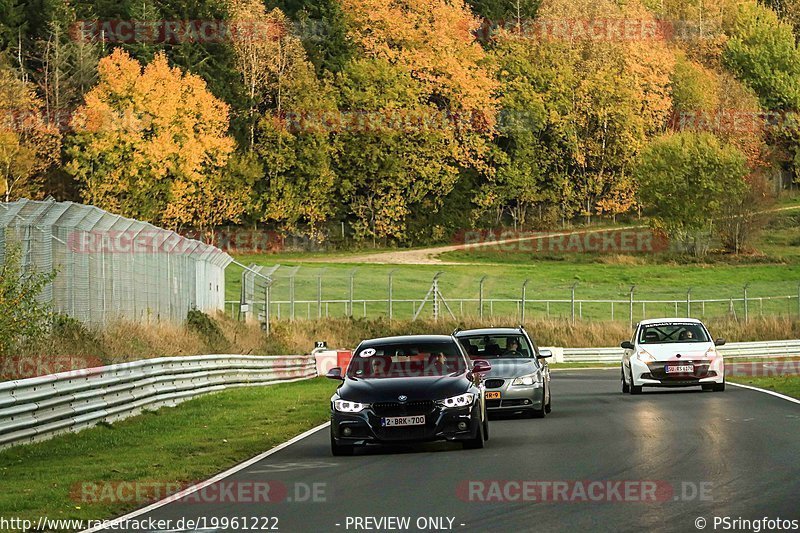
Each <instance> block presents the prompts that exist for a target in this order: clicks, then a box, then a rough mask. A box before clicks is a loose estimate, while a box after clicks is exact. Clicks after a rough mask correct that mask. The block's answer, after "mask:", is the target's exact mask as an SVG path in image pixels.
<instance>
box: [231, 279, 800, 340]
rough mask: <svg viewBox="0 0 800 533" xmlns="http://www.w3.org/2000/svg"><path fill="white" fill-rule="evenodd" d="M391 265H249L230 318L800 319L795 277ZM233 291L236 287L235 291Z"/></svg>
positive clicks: (631, 321) (799, 295)
mask: <svg viewBox="0 0 800 533" xmlns="http://www.w3.org/2000/svg"><path fill="white" fill-rule="evenodd" d="M421 274H422V273H421V272H420V271H419V270H414V269H407V268H400V267H398V268H394V269H391V270H388V271H385V272H384V271H379V270H376V269H370V270H369V271H366V270H365V271H361V270H359V269H358V268H355V269H350V270H347V269H338V268H334V267H322V268H313V267H305V266H303V267H301V266H292V267H287V266H282V265H272V266H269V267H267V266H263V265H262V266H259V265H250V267H248V268H247V269H243V270H242V273H241V286H240V290H239V292H240V295H239V300H231V299H228V300H226V302H225V310H226V313H228V315H229V316H231V317H233V318H239V319H246V320H247V319H252V320H258V321H260V322H261V323H262V324H265V325H266V327H269V322H270V320H296V319H306V320H314V319H320V318H328V317H352V318H385V319H388V320H393V319H401V320H408V319H412V320H415V319H418V318H433V319H435V320H436V319H440V318H442V319H457V320H460V319H466V318H472V319H479V320H489V319H501V320H513V321H515V322H524V321H525V320H529V319H535V318H540V319H557V320H566V321H569V322H571V323H575V322H577V321H581V320H611V321H620V322H628V323H629V324H630V325H631V326H633V324H635V323H636V322H638V321H639V320H644V319H646V318H656V317H664V316H670V317H692V318H700V319H705V318H728V319H734V320H740V321H744V322H748V321H749V320H751V319H752V318H755V317H781V316H782V317H798V316H800V284H797V283H795V282H793V281H791V280H785V281H782V282H780V283H770V282H766V281H762V282H758V283H755V282H754V283H745V284H743V285H740V286H735V285H729V286H721V285H715V286H709V287H702V288H696V289H693V288H692V287H686V288H681V287H665V286H654V287H648V286H646V285H644V284H641V285H625V286H623V284H615V283H612V284H609V285H606V286H605V287H603V286H600V285H598V284H591V285H589V286H583V285H581V284H580V283H579V282H574V283H572V284H571V285H558V284H554V283H552V282H551V281H549V280H537V279H525V280H510V279H503V278H502V277H495V276H492V275H489V274H487V275H484V276H481V277H475V278H472V277H469V276H465V275H460V274H458V273H455V272H445V271H440V272H436V273H435V274H433V275H432V277H428V276H427V275H425V274H422V275H421ZM229 294H230V293H229Z"/></svg>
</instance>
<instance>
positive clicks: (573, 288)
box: [570, 281, 578, 326]
mask: <svg viewBox="0 0 800 533" xmlns="http://www.w3.org/2000/svg"><path fill="white" fill-rule="evenodd" d="M577 286H578V282H577V281H576V282H575V283H573V284H572V287H570V293H571V294H572V296H571V301H572V325H573V326H574V325H575V287H577Z"/></svg>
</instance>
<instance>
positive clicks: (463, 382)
mask: <svg viewBox="0 0 800 533" xmlns="http://www.w3.org/2000/svg"><path fill="white" fill-rule="evenodd" d="M470 385H471V382H470V381H469V380H468V379H467V378H466V374H456V375H449V376H436V377H416V378H408V377H402V378H377V379H362V378H350V377H348V378H347V379H346V380H345V382H344V383H343V384H342V386H341V387H339V390H338V391H337V393H338V394H339V397H340V398H342V399H344V400H349V401H351V402H360V403H375V402H396V401H398V398H399V397H400V396H405V397H406V398H407V401H409V402H413V401H418V400H443V399H444V398H449V397H451V396H458V395H459V394H464V393H465V392H467V391H468V390H469V388H470Z"/></svg>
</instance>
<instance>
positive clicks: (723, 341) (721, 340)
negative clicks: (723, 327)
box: [714, 339, 725, 346]
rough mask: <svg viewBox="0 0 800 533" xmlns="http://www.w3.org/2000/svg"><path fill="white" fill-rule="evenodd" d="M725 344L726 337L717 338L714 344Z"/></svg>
mask: <svg viewBox="0 0 800 533" xmlns="http://www.w3.org/2000/svg"><path fill="white" fill-rule="evenodd" d="M724 344H725V339H717V340H715V341H714V346H723V345H724Z"/></svg>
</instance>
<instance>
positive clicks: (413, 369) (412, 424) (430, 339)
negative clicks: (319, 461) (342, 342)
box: [328, 335, 491, 455]
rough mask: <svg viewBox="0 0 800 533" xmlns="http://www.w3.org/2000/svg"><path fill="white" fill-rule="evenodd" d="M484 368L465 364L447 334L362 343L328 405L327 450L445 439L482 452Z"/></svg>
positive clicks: (337, 371)
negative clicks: (328, 437)
mask: <svg viewBox="0 0 800 533" xmlns="http://www.w3.org/2000/svg"><path fill="white" fill-rule="evenodd" d="M490 370H491V366H490V365H489V363H487V362H486V361H482V360H475V361H470V359H469V358H468V357H467V356H466V354H465V353H464V350H463V348H462V347H461V345H460V344H459V343H458V341H456V339H455V338H454V337H452V336H449V335H409V336H403V337H386V338H381V339H371V340H365V341H363V342H361V344H359V346H358V348H356V350H355V352H354V353H353V358H352V360H351V361H350V365H349V366H348V367H347V372H346V373H345V374H344V375H342V369H341V368H333V369H331V370H330V372H328V377H329V378H332V379H337V380H341V382H342V383H341V384H340V385H339V387H338V388H337V390H336V392H335V393H334V395H333V397H332V398H331V451H332V453H333V455H351V454H352V453H353V450H354V449H355V447H356V446H364V445H367V444H372V443H375V444H378V443H399V442H412V441H433V440H449V441H459V442H462V443H463V446H464V448H482V447H483V443H484V441H485V440H487V439H488V438H489V431H488V430H489V427H488V419H487V417H486V406H485V403H484V394H483V393H484V387H483V383H482V374H484V373H486V372H489V371H490Z"/></svg>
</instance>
